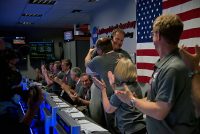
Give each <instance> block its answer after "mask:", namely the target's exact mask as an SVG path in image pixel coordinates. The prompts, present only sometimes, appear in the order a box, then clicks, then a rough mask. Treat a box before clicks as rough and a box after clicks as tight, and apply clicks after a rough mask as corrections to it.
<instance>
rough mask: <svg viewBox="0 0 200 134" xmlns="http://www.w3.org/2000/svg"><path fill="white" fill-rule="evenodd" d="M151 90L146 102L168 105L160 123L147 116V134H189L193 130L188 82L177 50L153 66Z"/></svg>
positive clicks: (184, 67) (193, 122)
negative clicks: (169, 107)
mask: <svg viewBox="0 0 200 134" xmlns="http://www.w3.org/2000/svg"><path fill="white" fill-rule="evenodd" d="M151 81H152V83H151V90H150V91H149V92H148V96H147V100H148V101H151V102H156V101H162V102H166V103H170V104H171V105H172V108H171V110H170V111H169V113H168V115H167V116H166V118H165V119H164V120H156V119H154V118H152V117H150V116H147V118H146V122H147V131H148V133H149V134H161V133H162V134H191V133H194V130H195V128H196V126H195V125H196V119H195V113H194V107H193V104H192V99H191V79H190V78H189V77H188V69H187V67H186V66H185V64H184V62H183V61H182V59H181V57H180V55H179V51H178V49H176V50H174V51H173V52H171V53H170V54H169V55H167V56H166V57H163V58H162V59H160V60H159V61H158V62H157V63H156V64H155V70H154V73H153V75H152V80H151Z"/></svg>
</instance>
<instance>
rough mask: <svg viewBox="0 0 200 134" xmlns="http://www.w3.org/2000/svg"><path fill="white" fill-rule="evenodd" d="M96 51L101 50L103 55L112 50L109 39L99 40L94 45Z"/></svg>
mask: <svg viewBox="0 0 200 134" xmlns="http://www.w3.org/2000/svg"><path fill="white" fill-rule="evenodd" d="M96 47H97V49H101V50H102V52H103V53H107V52H109V51H111V50H112V43H111V39H110V38H106V37H104V38H99V39H98V40H97V43H96Z"/></svg>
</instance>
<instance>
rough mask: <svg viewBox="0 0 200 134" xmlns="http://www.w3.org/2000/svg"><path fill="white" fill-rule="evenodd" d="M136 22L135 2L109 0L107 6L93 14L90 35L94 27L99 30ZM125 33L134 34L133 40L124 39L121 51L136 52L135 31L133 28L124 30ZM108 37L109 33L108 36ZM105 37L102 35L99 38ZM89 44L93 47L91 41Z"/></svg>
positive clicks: (133, 0) (129, 0)
mask: <svg viewBox="0 0 200 134" xmlns="http://www.w3.org/2000/svg"><path fill="white" fill-rule="evenodd" d="M128 21H136V3H135V0H109V2H108V4H107V6H105V7H102V8H101V9H98V10H97V11H96V12H94V14H93V16H92V20H91V27H90V28H91V33H92V28H93V27H94V26H96V27H99V28H108V27H109V26H115V25H116V24H120V23H126V22H128ZM124 31H125V32H134V37H133V38H125V40H124V44H123V47H122V48H123V49H124V50H126V51H127V52H128V53H129V54H131V55H132V54H133V53H134V52H136V30H135V29H133V28H129V29H125V30H124ZM108 35H110V33H109V34H108ZM102 36H106V34H102V35H100V36H99V37H102ZM90 44H91V45H93V43H92V40H91V41H90Z"/></svg>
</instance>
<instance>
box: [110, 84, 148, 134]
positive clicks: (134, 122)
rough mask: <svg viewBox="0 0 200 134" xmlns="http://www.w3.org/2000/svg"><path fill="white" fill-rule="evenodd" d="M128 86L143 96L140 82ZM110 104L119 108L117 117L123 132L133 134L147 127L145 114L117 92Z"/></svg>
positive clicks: (139, 95) (118, 125)
mask: <svg viewBox="0 0 200 134" xmlns="http://www.w3.org/2000/svg"><path fill="white" fill-rule="evenodd" d="M127 86H128V87H129V89H130V90H131V92H134V93H135V94H136V95H137V97H138V98H142V91H141V88H140V87H139V86H138V83H136V82H133V83H130V84H129V85H127ZM110 104H111V105H112V106H114V107H116V108H117V110H116V111H115V119H116V123H117V127H118V128H119V130H120V132H121V133H127V134H131V133H134V132H137V131H139V130H142V129H144V128H145V121H144V119H143V114H142V113H141V112H140V111H139V110H138V109H136V108H133V107H130V106H129V105H127V104H126V103H123V102H122V101H120V99H118V97H117V96H116V95H115V94H113V95H112V96H111V99H110Z"/></svg>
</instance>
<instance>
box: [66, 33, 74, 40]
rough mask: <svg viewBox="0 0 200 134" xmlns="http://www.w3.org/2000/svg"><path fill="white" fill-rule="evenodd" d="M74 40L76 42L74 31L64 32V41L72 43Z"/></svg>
mask: <svg viewBox="0 0 200 134" xmlns="http://www.w3.org/2000/svg"><path fill="white" fill-rule="evenodd" d="M72 40H74V33H73V31H65V32H64V41H72Z"/></svg>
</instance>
